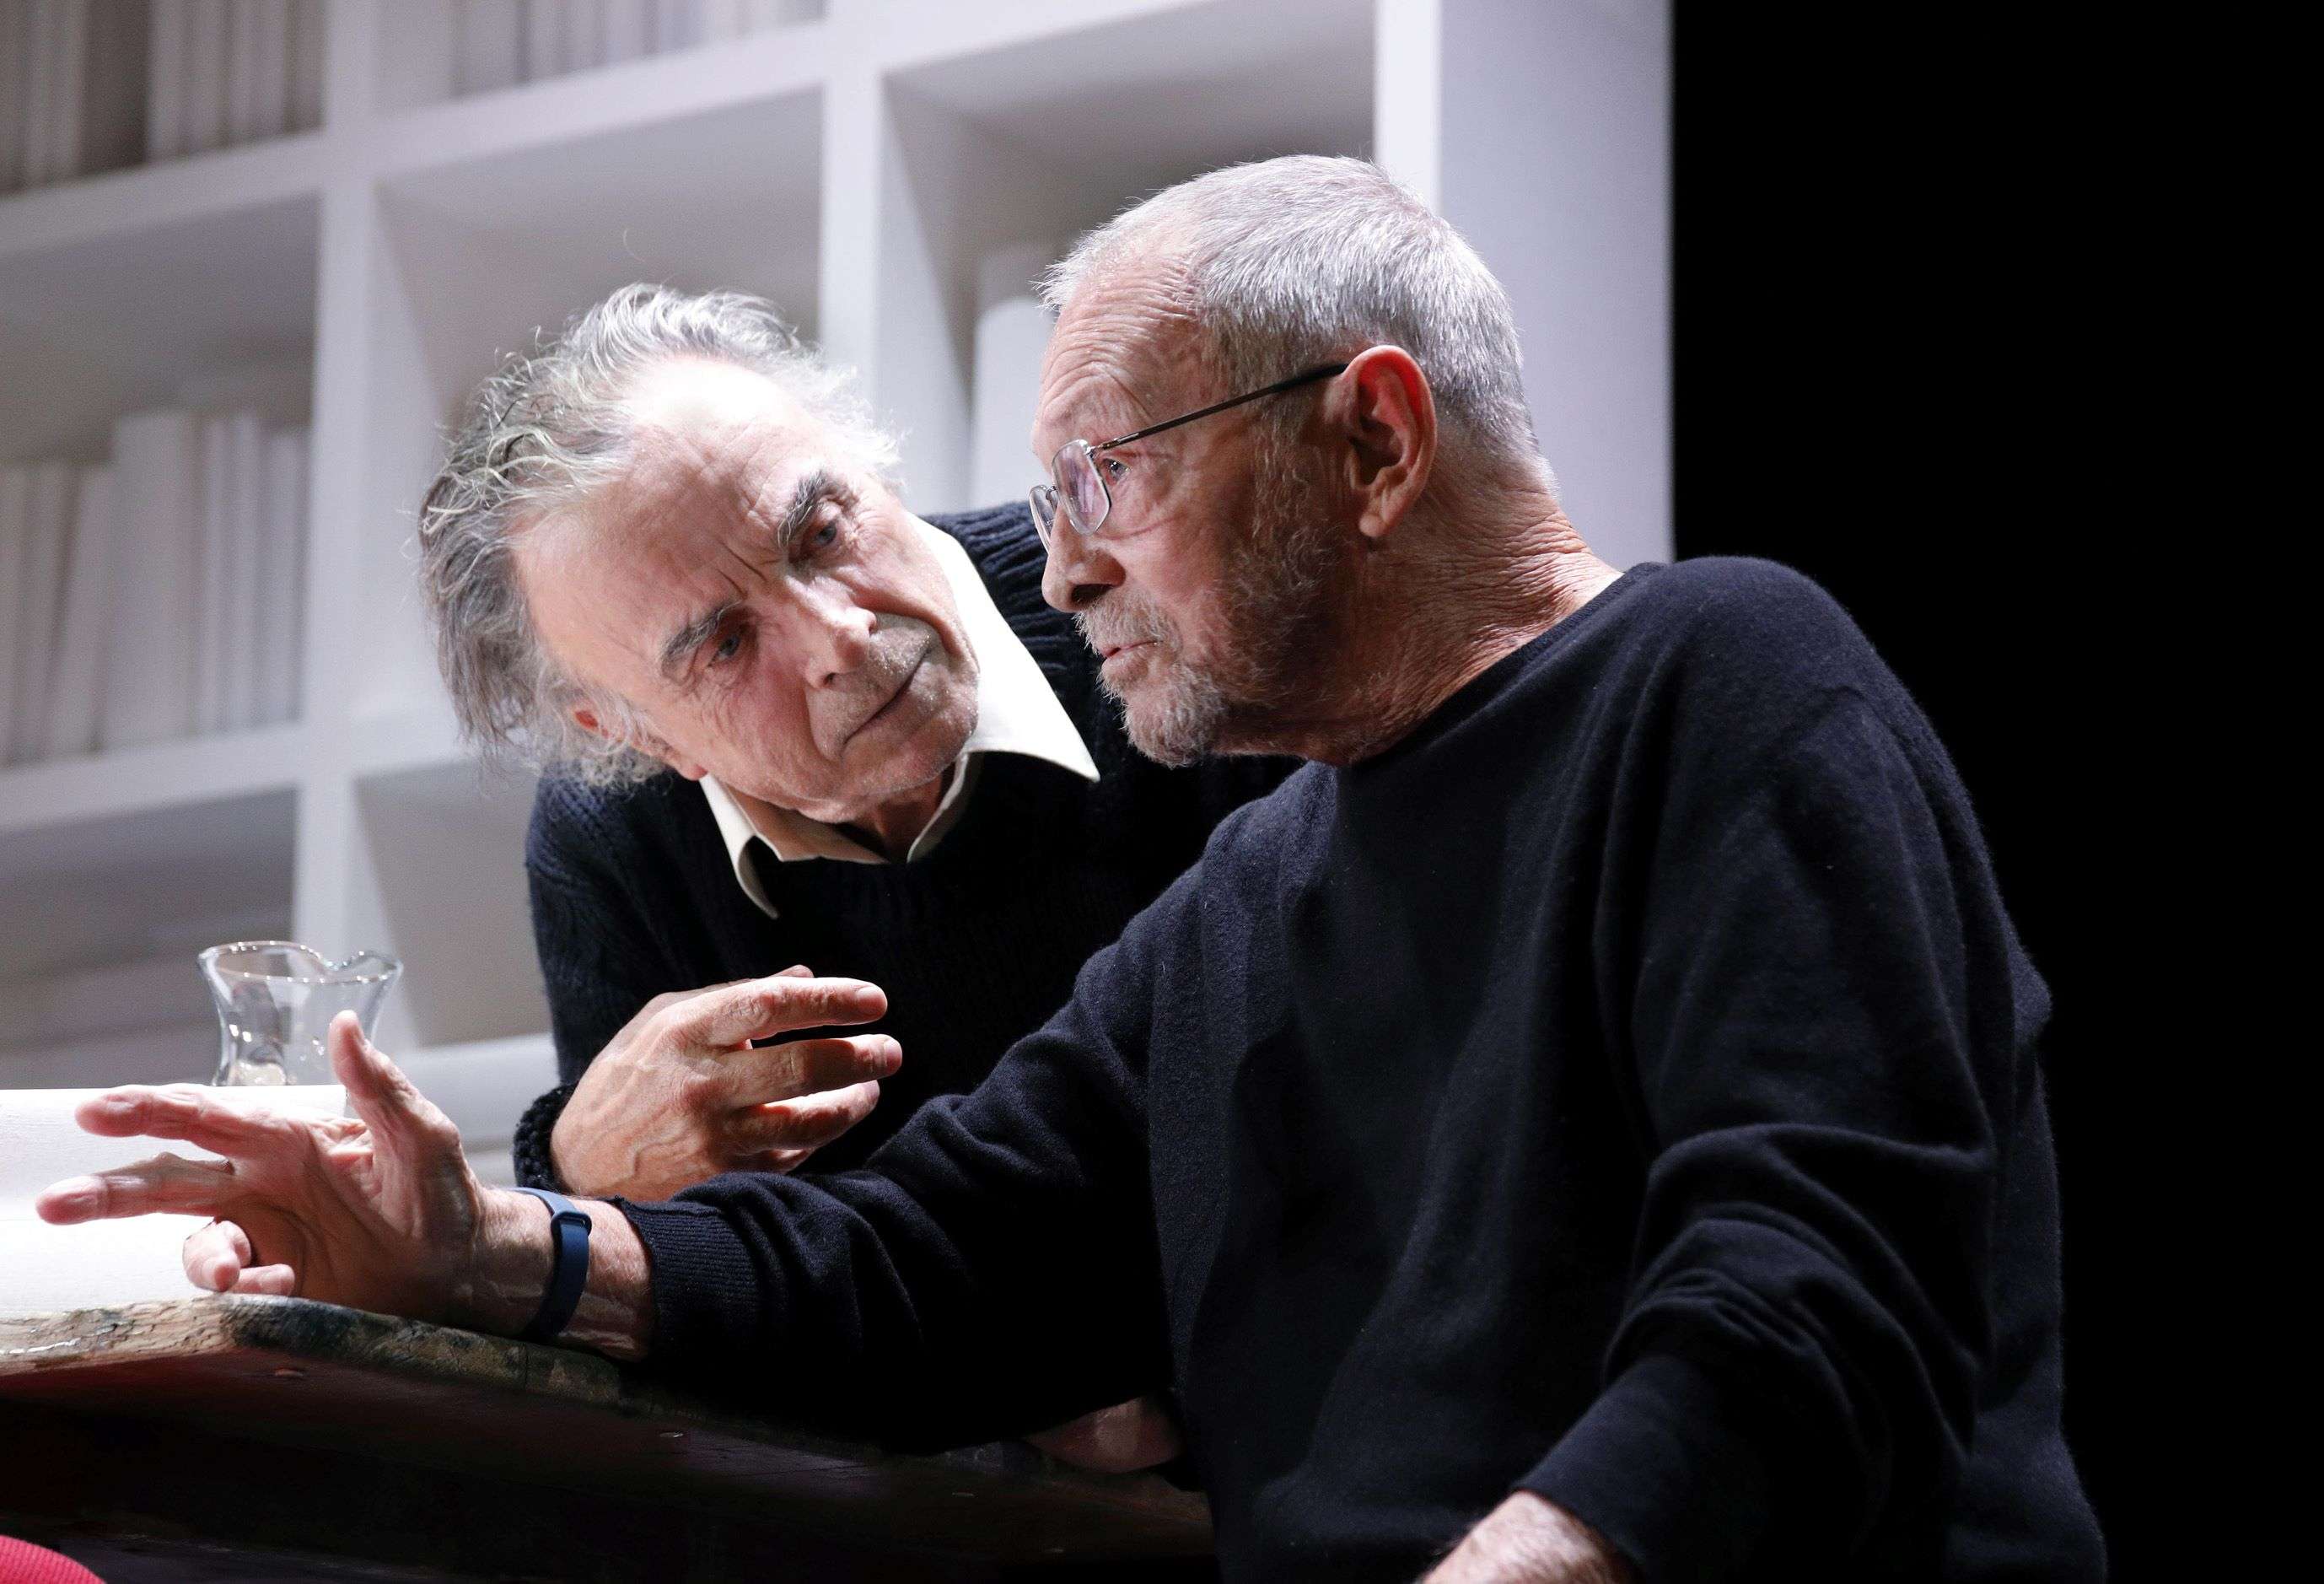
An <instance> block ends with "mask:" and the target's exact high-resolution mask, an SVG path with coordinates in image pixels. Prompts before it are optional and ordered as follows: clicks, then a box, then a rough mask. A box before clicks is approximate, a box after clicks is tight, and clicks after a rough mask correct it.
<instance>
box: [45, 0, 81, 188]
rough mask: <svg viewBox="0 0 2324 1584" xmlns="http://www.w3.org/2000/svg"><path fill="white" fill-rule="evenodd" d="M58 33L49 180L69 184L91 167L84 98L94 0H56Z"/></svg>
mask: <svg viewBox="0 0 2324 1584" xmlns="http://www.w3.org/2000/svg"><path fill="white" fill-rule="evenodd" d="M56 5H57V22H56V30H55V32H54V33H53V34H52V35H51V42H50V46H49V48H50V54H49V67H48V69H49V72H50V76H51V82H50V85H49V136H48V171H47V174H46V177H45V180H47V181H70V180H71V179H72V178H73V177H75V176H78V175H79V174H80V173H81V172H82V171H85V170H87V169H88V166H86V165H84V164H83V163H82V162H81V146H80V142H81V140H80V128H81V105H82V102H83V95H84V92H85V91H86V89H87V88H88V14H89V5H90V0H56Z"/></svg>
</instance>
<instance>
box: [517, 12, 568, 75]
mask: <svg viewBox="0 0 2324 1584" xmlns="http://www.w3.org/2000/svg"><path fill="white" fill-rule="evenodd" d="M565 40H566V26H565V0H524V79H525V81H527V82H539V81H540V80H541V79H544V78H550V77H556V76H558V75H559V74H561V73H562V72H564V71H565V69H566V60H567V54H566V44H565Z"/></svg>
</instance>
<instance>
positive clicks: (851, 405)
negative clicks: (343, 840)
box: [420, 285, 898, 785]
mask: <svg viewBox="0 0 2324 1584" xmlns="http://www.w3.org/2000/svg"><path fill="white" fill-rule="evenodd" d="M681 357H700V358H710V359H715V360H716V361H718V362H722V363H728V364H733V365H734V366H739V367H742V368H747V369H751V370H753V371H755V372H757V373H759V374H761V375H765V376H767V377H768V378H769V379H770V380H772V381H773V382H774V383H775V384H778V385H780V386H781V387H782V388H783V389H784V390H785V391H787V392H788V393H789V394H791V395H792V396H793V397H794V398H795V399H797V400H798V402H799V403H800V404H801V405H802V406H804V407H805V408H806V409H807V411H808V412H812V413H814V414H815V415H816V417H818V418H819V419H821V420H822V421H823V422H824V423H825V424H826V425H828V426H829V427H830V428H831V429H832V430H833V431H835V432H836V433H837V434H838V436H839V437H840V440H841V442H842V443H843V444H844V445H845V446H846V447H847V448H848V449H850V450H851V451H852V452H853V458H854V459H855V460H856V461H858V462H859V463H861V464H862V466H863V467H864V468H866V469H868V470H869V471H871V472H873V473H875V474H877V475H879V476H880V477H883V478H886V479H888V480H890V482H893V481H894V479H895V477H896V470H897V461H898V450H897V445H896V441H895V439H894V437H893V436H891V435H890V434H888V433H886V432H885V431H882V430H881V428H880V426H879V425H878V424H877V423H876V422H874V421H873V420H872V417H871V412H870V410H869V409H868V408H867V407H866V406H865V405H864V403H863V402H862V398H861V397H860V396H859V395H858V394H857V393H856V390H855V385H854V380H853V375H852V374H851V373H850V372H849V371H847V370H845V369H838V368H833V367H831V366H828V365H826V364H825V363H824V362H823V361H822V359H821V358H820V357H817V356H816V353H815V352H814V350H813V349H812V348H810V347H807V344H806V343H804V342H803V341H801V340H800V339H799V338H798V336H797V335H796V334H795V333H794V332H793V331H792V330H791V329H790V327H789V326H788V324H786V323H784V322H783V319H782V316H781V315H780V314H779V313H778V312H777V311H776V310H775V309H774V307H773V306H772V305H771V304H770V303H768V302H766V301H762V300H761V299H760V298H756V297H750V296H745V295H743V294H742V293H741V292H705V293H702V294H700V295H695V294H692V293H688V292H676V291H672V290H671V289H669V287H667V286H650V285H632V286H624V287H622V289H621V290H620V291H618V292H614V293H613V295H612V296H610V297H608V298H606V299H605V300H604V301H603V302H600V303H598V304H597V305H596V306H595V308H592V309H590V310H588V311H587V312H586V313H582V314H579V315H577V316H576V317H575V318H573V319H572V320H567V323H566V325H565V328H564V329H563V330H561V331H560V332H559V333H558V335H557V336H556V337H554V338H549V337H547V336H544V335H540V334H539V333H538V332H536V335H535V346H534V349H533V350H532V351H531V352H530V353H517V354H513V355H512V356H510V357H507V358H506V359H505V360H504V361H503V363H502V364H501V366H500V368H499V369H498V371H496V372H495V373H494V374H493V375H492V376H491V377H490V378H489V379H487V380H485V381H484V384H481V385H479V386H478V387H477V388H476V391H475V394H474V395H473V396H471V397H470V398H469V401H468V404H467V408H466V412H464V414H463V415H462V417H461V420H460V423H459V427H458V428H457V431H455V432H454V433H453V434H452V436H451V437H450V440H449V441H448V446H447V449H448V455H447V458H446V459H445V463H444V467H443V468H442V470H441V471H440V472H438V474H437V476H436V480H435V482H434V483H433V484H431V485H429V488H428V494H427V496H426V498H425V500H424V501H423V502H422V503H421V505H420V590H421V593H422V595H423V597H424V599H425V602H426V606H427V610H428V617H429V625H430V626H431V627H432V628H433V630H434V634H435V641H436V658H437V662H438V665H439V666H440V667H441V668H442V670H443V672H444V683H445V686H446V687H447V689H449V690H450V691H451V695H452V704H453V708H454V709H456V710H457V712H458V715H459V720H460V728H461V734H462V736H465V737H466V739H467V740H468V741H469V742H470V743H471V744H472V745H474V746H475V747H476V748H477V750H478V751H479V752H480V753H481V754H482V755H484V758H485V759H486V760H488V761H491V760H513V761H516V762H518V763H521V764H530V765H533V766H537V767H544V768H545V767H547V766H549V765H557V766H559V767H561V768H563V769H564V770H566V771H567V773H571V774H573V775H575V776H576V777H578V778H579V779H581V780H583V781H585V782H587V783H591V784H594V785H624V784H629V783H636V782H640V781H643V780H645V779H646V778H648V777H649V776H651V775H653V774H655V773H658V772H659V770H660V769H661V768H662V765H661V763H660V761H659V759H657V758H656V757H655V756H654V755H653V754H652V752H651V748H652V747H653V746H654V745H653V739H652V737H651V735H650V733H649V732H648V731H647V730H646V729H645V727H644V726H643V723H642V722H641V720H640V718H639V717H638V715H637V712H636V711H635V710H634V709H632V708H631V706H630V705H629V703H628V702H627V701H626V700H623V699H612V698H607V697H605V696H604V694H603V693H602V692H593V691H591V690H587V689H585V688H583V687H582V686H581V685H580V684H579V683H577V682H576V681H574V680H573V679H572V678H571V677H569V676H567V674H566V673H565V672H564V671H563V670H562V669H561V668H560V667H559V666H558V663H557V662H556V660H555V658H554V657H553V656H551V655H550V654H549V652H548V650H547V649H546V648H545V647H544V646H543V644H541V642H540V638H539V634H538V633H537V632H536V631H535V630H534V627H533V623H532V617H531V613H530V611H529V610H528V609H527V607H526V605H525V600H524V591H523V589H522V588H521V586H520V584H519V582H518V579H517V570H516V556H515V546H516V542H517V541H518V540H519V539H520V538H521V537H522V535H523V534H524V533H525V532H526V531H527V530H528V529H529V528H530V527H531V526H532V525H533V524H534V523H539V522H540V521H541V520H542V519H543V518H545V517H548V516H550V515H553V514H558V513H560V512H566V511H571V510H574V509H576V508H578V507H581V506H584V505H586V503H587V502H588V501H589V500H590V499H591V498H592V497H593V496H595V494H596V493H597V491H599V490H600V489H602V488H603V487H604V486H605V485H606V484H608V483H610V482H612V481H613V480H614V479H616V478H618V477H621V475H622V472H623V470H624V469H625V468H626V467H627V465H628V462H629V459H630V443H631V440H632V434H633V427H632V422H631V420H630V412H629V406H628V399H629V396H630V394H631V392H632V389H633V388H634V386H635V385H636V384H637V381H638V379H639V377H640V376H641V375H644V374H646V373H648V372H650V370H652V369H653V368H655V367H656V366H659V365H661V364H663V363H665V362H667V361H669V359H671V358H681ZM576 706H585V707H586V708H588V709H591V710H593V711H594V712H595V714H596V715H597V717H598V718H599V719H600V721H601V722H602V723H603V724H604V727H605V729H606V732H607V733H608V734H609V736H599V735H598V734H596V733H594V732H591V731H589V730H587V729H586V728H584V727H582V726H580V725H579V723H577V722H576V721H575V720H574V718H573V716H572V711H573V709H575V708H576Z"/></svg>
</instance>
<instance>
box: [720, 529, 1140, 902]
mask: <svg viewBox="0 0 2324 1584" xmlns="http://www.w3.org/2000/svg"><path fill="white" fill-rule="evenodd" d="M913 525H914V527H915V528H916V529H917V530H918V532H919V533H921V534H922V535H923V536H924V537H925V538H926V539H927V542H928V543H929V545H930V546H931V547H932V548H933V549H934V551H935V552H936V560H937V561H938V563H939V564H941V565H942V566H943V568H944V570H945V579H947V580H948V581H949V582H950V583H951V585H952V596H953V601H954V604H955V605H957V606H958V607H959V608H960V618H961V625H962V627H963V628H964V630H965V632H966V633H967V635H968V644H969V647H970V648H971V649H972V650H973V651H974V652H975V654H976V727H975V729H974V730H973V731H971V732H970V733H969V734H968V741H967V742H966V743H964V745H962V747H961V753H960V757H959V758H958V759H957V760H955V761H954V764H953V774H952V780H951V783H949V784H948V785H946V786H945V793H944V798H943V801H940V802H939V803H938V804H937V805H936V814H935V817H934V818H932V819H931V820H929V821H928V825H927V829H925V830H923V831H921V832H920V834H919V835H918V837H917V838H914V840H913V842H912V846H911V849H910V850H909V851H908V852H907V853H906V854H905V855H904V861H905V862H906V863H910V862H911V861H912V860H913V859H915V858H919V857H926V856H927V854H928V853H930V852H932V851H934V850H935V848H936V843H937V842H939V841H941V840H943V839H944V836H945V832H946V831H948V830H950V829H952V828H953V826H954V825H955V824H957V823H958V822H959V820H960V816H961V813H962V811H963V810H964V808H965V807H966V804H967V800H968V794H969V792H970V791H971V790H972V788H973V785H974V783H975V781H976V773H977V762H978V760H979V758H980V757H981V756H982V755H986V754H1022V755H1027V756H1028V757H1029V758H1034V759H1040V760H1044V761H1046V762H1047V763H1048V764H1055V765H1056V766H1057V767H1058V768H1060V769H1062V770H1067V771H1071V772H1072V773H1074V774H1075V775H1078V776H1080V777H1082V778H1083V779H1084V781H1095V780H1096V779H1097V762H1096V761H1095V760H1093V759H1092V758H1091V757H1090V752H1089V748H1088V746H1086V745H1084V743H1083V741H1082V737H1081V733H1079V732H1078V731H1075V730H1074V722H1073V718H1072V717H1071V716H1069V715H1067V714H1066V713H1065V706H1064V705H1062V704H1060V703H1058V702H1057V696H1056V693H1054V692H1052V691H1051V690H1050V689H1049V682H1048V679H1047V678H1046V677H1044V676H1043V675H1042V674H1041V668H1040V666H1039V665H1038V664H1037V662H1035V661H1034V659H1033V657H1032V655H1031V654H1029V653H1027V652H1026V649H1025V645H1024V644H1023V643H1021V642H1020V641H1019V639H1018V636H1017V635H1016V634H1015V633H1013V632H1011V631H1010V627H1009V621H1008V618H1007V617H1005V616H1002V615H1001V608H1000V607H998V606H996V605H994V604H993V603H992V595H991V592H990V591H989V590H987V589H986V588H985V587H984V579H982V578H981V577H979V576H977V571H976V563H975V562H973V561H972V560H969V559H968V552H967V551H964V550H963V549H962V548H961V545H960V541H958V540H956V539H954V537H953V536H952V535H951V534H949V533H945V532H944V531H943V530H942V529H939V528H935V527H931V526H930V525H928V524H927V523H922V522H920V521H919V520H918V518H914V519H913ZM701 784H702V793H703V796H704V797H705V798H707V799H708V800H709V801H710V812H711V816H712V817H713V818H714V819H715V820H717V821H718V833H719V835H720V836H721V837H722V838H724V841H725V844H726V857H727V858H728V859H729V860H730V861H731V862H732V863H733V866H734V878H735V879H736V880H737V881H739V882H741V884H742V890H743V893H744V894H746V895H748V896H749V897H750V899H751V900H752V902H753V903H756V904H757V905H758V907H759V909H760V911H761V912H765V913H766V914H768V915H769V916H770V917H772V916H773V915H774V912H775V906H774V903H772V902H771V901H770V900H769V899H768V896H767V894H766V888H765V887H764V886H762V885H760V884H759V876H758V874H757V871H756V870H755V869H754V868H753V866H752V862H751V843H752V840H753V839H754V838H755V839H757V840H759V841H762V842H764V843H765V844H766V846H767V848H768V850H769V851H770V852H772V853H773V854H774V855H775V857H777V858H778V859H779V860H780V861H781V862H783V863H786V864H791V863H798V862H799V861H801V860H803V859H806V858H833V859H836V860H838V861H839V862H842V863H851V864H883V863H886V862H887V861H888V860H887V859H886V858H884V857H881V855H880V854H878V853H876V852H873V851H872V850H871V848H867V847H865V846H863V845H862V843H861V842H858V841H856V840H855V839H854V838H853V837H850V836H848V835H846V834H845V833H844V832H843V831H842V830H840V829H839V828H838V827H836V826H833V825H825V824H824V823H823V822H822V821H821V820H810V819H808V818H807V816H806V815H804V814H801V813H798V812H797V811H794V810H790V809H778V808H776V807H774V806H773V805H772V804H770V803H766V802H762V801H760V800H758V799H756V798H752V797H749V796H747V795H746V794H742V793H737V792H733V791H732V790H730V789H729V788H727V787H724V786H722V785H721V784H719V783H718V781H717V780H716V778H715V777H713V776H708V775H705V776H704V777H703V778H702V783H701Z"/></svg>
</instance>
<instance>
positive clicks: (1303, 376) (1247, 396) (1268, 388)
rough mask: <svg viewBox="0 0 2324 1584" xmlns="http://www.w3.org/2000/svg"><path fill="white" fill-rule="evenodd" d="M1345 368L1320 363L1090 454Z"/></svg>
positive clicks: (1106, 444)
mask: <svg viewBox="0 0 2324 1584" xmlns="http://www.w3.org/2000/svg"><path fill="white" fill-rule="evenodd" d="M1347 368H1348V366H1347V365H1346V364H1344V363H1324V364H1319V365H1317V366H1315V367H1314V368H1305V369H1302V370H1300V371H1299V372H1298V373H1297V374H1295V375H1292V376H1291V377H1290V378H1288V379H1279V380H1277V381H1276V382H1275V383H1274V384H1271V385H1262V386H1260V387H1259V389H1258V390H1255V391H1248V392H1245V393H1244V394H1241V395H1240V396H1229V397H1228V398H1227V399H1226V400H1225V401H1223V402H1213V403H1211V404H1210V405H1209V406H1207V407H1203V408H1200V409H1198V410H1197V411H1195V412H1187V413H1183V414H1181V415H1180V416H1178V417H1176V418H1173V419H1169V420H1167V421H1165V422H1161V423H1151V424H1148V425H1147V426H1146V427H1145V428H1144V429H1139V430H1133V431H1130V433H1128V434H1125V435H1120V436H1117V437H1115V438H1114V439H1112V440H1101V441H1099V442H1098V443H1097V444H1096V445H1093V446H1092V447H1091V448H1090V451H1091V453H1092V454H1093V455H1094V454H1095V453H1097V452H1099V451H1110V450H1111V449H1113V448H1114V447H1116V446H1126V445H1128V444H1129V443H1130V441H1131V440H1144V439H1145V438H1146V437H1147V436H1148V435H1149V434H1160V433H1161V432H1162V431H1164V430H1166V429H1176V428H1177V427H1178V426H1179V425H1180V424H1182V423H1192V422H1194V420H1195V419H1197V418H1208V417H1209V416H1210V415H1211V414H1212V413H1213V412H1225V411H1226V410H1227V409H1228V408H1230V407H1240V406H1241V405H1242V404H1243V403H1245V402H1256V401H1258V400H1259V398H1260V397H1261V396H1272V395H1277V394H1280V393H1282V392H1284V391H1287V390H1291V389H1293V388H1294V387H1296V386H1299V385H1304V384H1312V383H1313V382H1314V381H1316V380H1319V379H1330V378H1331V377H1332V376H1333V375H1337V374H1344V373H1346V372H1347Z"/></svg>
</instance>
